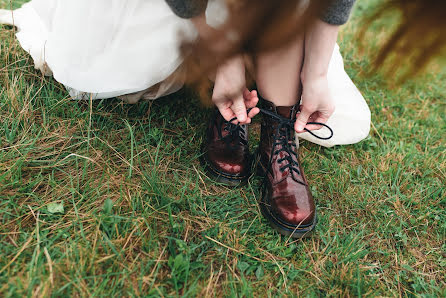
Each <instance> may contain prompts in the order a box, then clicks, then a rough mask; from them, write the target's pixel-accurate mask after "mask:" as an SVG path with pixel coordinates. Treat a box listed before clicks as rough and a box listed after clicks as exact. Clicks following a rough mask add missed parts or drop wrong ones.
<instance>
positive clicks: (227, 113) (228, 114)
mask: <svg viewBox="0 0 446 298" xmlns="http://www.w3.org/2000/svg"><path fill="white" fill-rule="evenodd" d="M217 108H218V110H219V111H220V114H221V115H222V116H223V118H225V120H226V121H231V120H232V119H234V118H236V116H235V114H234V112H233V111H232V110H231V108H220V107H219V106H217Z"/></svg>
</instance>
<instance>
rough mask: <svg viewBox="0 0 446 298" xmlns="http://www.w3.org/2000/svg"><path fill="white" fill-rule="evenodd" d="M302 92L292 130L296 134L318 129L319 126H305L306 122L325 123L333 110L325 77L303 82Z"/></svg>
mask: <svg viewBox="0 0 446 298" xmlns="http://www.w3.org/2000/svg"><path fill="white" fill-rule="evenodd" d="M302 92H303V93H302V105H301V108H300V113H299V114H298V116H297V120H296V123H295V125H294V129H295V130H296V132H304V128H306V129H309V130H317V129H320V128H321V126H320V125H316V124H307V122H320V123H326V122H327V121H328V119H329V118H330V116H331V115H332V114H333V112H334V110H335V107H334V103H333V98H332V96H331V94H330V89H329V88H328V81H327V76H321V77H318V78H315V79H309V80H308V81H305V82H304V84H303V89H302Z"/></svg>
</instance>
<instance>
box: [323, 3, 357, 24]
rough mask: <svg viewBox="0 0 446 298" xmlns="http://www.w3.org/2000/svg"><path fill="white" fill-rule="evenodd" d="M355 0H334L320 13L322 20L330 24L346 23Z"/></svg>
mask: <svg viewBox="0 0 446 298" xmlns="http://www.w3.org/2000/svg"><path fill="white" fill-rule="evenodd" d="M355 1H356V0H334V1H333V3H331V4H330V6H329V7H328V8H327V10H326V11H325V12H324V13H323V14H322V17H321V19H322V21H324V22H326V23H328V24H331V25H343V24H345V23H347V21H348V18H349V17H350V12H351V10H352V8H353V5H354V4H355Z"/></svg>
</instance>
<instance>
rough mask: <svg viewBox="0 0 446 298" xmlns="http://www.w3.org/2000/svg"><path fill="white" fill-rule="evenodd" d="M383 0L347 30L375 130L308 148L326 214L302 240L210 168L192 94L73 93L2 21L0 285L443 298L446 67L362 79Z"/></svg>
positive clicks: (349, 64) (59, 291)
mask: <svg viewBox="0 0 446 298" xmlns="http://www.w3.org/2000/svg"><path fill="white" fill-rule="evenodd" d="M13 2H14V5H18V3H21V2H25V1H13ZM375 2H376V1H370V0H367V1H366V0H364V1H359V4H358V5H357V7H356V9H355V12H354V16H353V19H352V22H351V23H350V24H349V25H347V26H345V27H344V28H343V31H342V34H341V37H340V45H341V49H342V52H343V54H344V57H345V64H346V68H347V71H348V73H349V74H350V75H351V77H352V78H353V80H354V81H355V83H356V84H357V86H358V88H359V89H360V90H361V91H362V92H363V94H364V96H365V98H366V99H367V101H368V103H369V104H370V108H371V110H372V115H373V116H372V121H373V126H372V130H371V135H370V137H369V138H367V139H366V140H365V141H363V142H361V143H359V144H356V145H351V146H343V147H339V146H338V147H335V148H331V149H326V148H322V147H319V146H316V145H313V144H310V143H306V142H303V143H302V147H301V157H302V160H303V166H304V168H305V170H306V174H307V176H308V180H309V181H310V183H311V185H312V190H313V194H314V196H315V198H316V200H317V205H318V214H319V224H318V226H317V231H316V233H315V234H314V235H313V236H312V237H311V238H308V239H305V240H298V241H292V240H290V239H287V238H284V237H281V236H279V235H278V234H277V233H276V232H274V231H273V230H272V228H270V227H269V225H268V224H267V222H266V220H264V219H263V218H262V216H261V214H260V211H259V208H258V206H257V203H256V200H257V199H258V195H259V192H258V188H259V179H258V178H253V179H251V180H250V183H249V184H248V185H247V186H245V187H243V188H240V189H229V188H226V187H224V186H219V185H216V184H215V183H213V182H212V181H211V180H210V179H208V178H207V177H206V175H205V174H204V171H203V169H202V168H201V167H200V163H199V155H200V143H201V140H202V138H203V132H204V129H205V126H206V119H207V117H208V114H209V110H207V109H205V108H204V107H202V106H201V105H200V101H199V100H198V99H197V97H196V96H195V95H194V93H193V92H191V91H181V92H180V93H178V94H175V95H173V96H169V97H168V98H164V99H160V100H157V101H155V102H144V103H140V104H137V105H125V104H122V103H121V102H120V101H119V100H106V101H97V102H93V103H89V102H78V101H72V100H70V98H69V96H68V95H67V93H66V92H65V90H64V88H63V86H61V85H60V84H58V83H57V82H55V81H54V80H53V79H51V78H44V77H42V75H41V74H40V73H39V72H37V71H35V70H34V68H33V65H32V61H31V59H30V58H29V56H28V55H26V53H25V52H24V51H23V50H22V49H21V48H20V46H19V45H18V43H17V42H16V41H15V38H14V35H13V30H12V28H10V27H0V51H1V54H0V87H1V89H0V296H13V297H18V296H23V295H26V296H49V295H53V296H66V295H73V296H92V295H95V296H112V295H113V296H118V295H125V296H136V295H138V296H139V295H148V296H151V295H153V296H158V295H162V296H197V295H205V296H247V297H252V296H266V295H268V296H277V295H283V296H299V295H305V296H307V295H309V296H326V295H330V296H361V295H367V296H400V295H401V296H443V297H444V296H445V295H446V282H445V275H446V274H445V270H446V244H445V236H446V212H445V207H446V190H445V183H446V161H445V155H446V154H445V152H446V147H445V143H446V142H445V138H446V124H445V123H446V119H445V112H446V103H445V102H446V100H445V98H446V91H445V81H446V70H445V69H444V67H443V68H441V67H440V66H438V65H435V64H433V65H431V67H430V68H429V72H428V74H425V75H423V76H419V77H417V78H415V79H414V80H412V81H408V82H405V83H404V84H403V85H401V86H399V87H394V86H393V83H392V78H388V79H385V78H383V77H382V76H380V75H373V76H369V77H365V76H363V75H361V73H364V72H365V71H367V70H368V69H369V68H370V62H369V59H368V58H367V57H368V56H369V54H371V53H374V52H376V44H377V43H378V42H379V41H380V39H381V38H382V35H383V32H385V31H386V30H388V25H389V23H392V20H390V21H382V22H380V23H377V24H375V25H373V26H371V27H370V28H369V30H368V32H367V35H366V36H363V39H364V40H367V46H366V49H365V51H364V52H360V51H359V50H358V47H359V43H358V40H359V39H358V37H357V36H355V35H354V33H355V32H356V31H357V28H359V26H360V24H361V21H362V20H363V14H364V13H365V12H367V11H369V10H370V6H371V5H372V4H373V3H375ZM8 3H9V1H6V0H0V7H3V8H5V7H9V4H8ZM352 125H354V123H352ZM258 127H259V125H258V120H257V124H254V125H253V126H252V131H253V134H252V141H253V142H252V144H255V143H256V141H257V139H258ZM51 203H63V207H64V210H63V212H62V213H55V214H54V213H51V212H50V211H51V210H52V207H54V204H51Z"/></svg>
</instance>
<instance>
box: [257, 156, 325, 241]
mask: <svg viewBox="0 0 446 298" xmlns="http://www.w3.org/2000/svg"><path fill="white" fill-rule="evenodd" d="M256 168H257V170H256V174H257V175H258V176H260V177H264V176H265V172H266V170H265V169H264V167H263V165H262V164H261V163H260V159H259V157H258V155H257V157H256ZM260 197H261V199H260V202H259V207H260V211H261V212H262V215H263V216H264V217H265V218H266V219H267V220H268V222H269V223H270V225H271V226H272V227H273V228H274V229H275V230H276V231H277V232H278V233H279V234H281V235H283V236H287V237H292V238H294V239H301V238H306V237H309V236H311V235H312V234H313V231H314V229H315V227H316V224H317V213H316V210H315V211H314V218H313V221H312V223H311V224H307V225H293V224H289V223H286V222H283V221H282V220H280V219H278V218H277V217H276V216H275V215H274V214H273V213H272V212H271V210H270V208H268V204H267V203H266V202H265V201H264V197H266V194H264V193H263V191H262V194H261V196H260Z"/></svg>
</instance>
